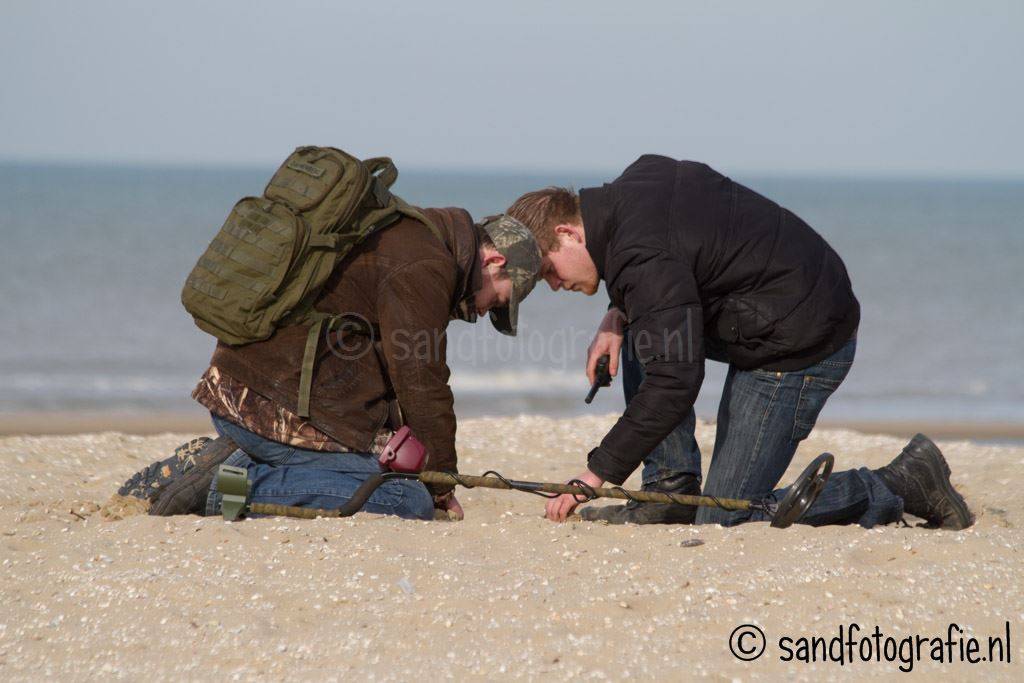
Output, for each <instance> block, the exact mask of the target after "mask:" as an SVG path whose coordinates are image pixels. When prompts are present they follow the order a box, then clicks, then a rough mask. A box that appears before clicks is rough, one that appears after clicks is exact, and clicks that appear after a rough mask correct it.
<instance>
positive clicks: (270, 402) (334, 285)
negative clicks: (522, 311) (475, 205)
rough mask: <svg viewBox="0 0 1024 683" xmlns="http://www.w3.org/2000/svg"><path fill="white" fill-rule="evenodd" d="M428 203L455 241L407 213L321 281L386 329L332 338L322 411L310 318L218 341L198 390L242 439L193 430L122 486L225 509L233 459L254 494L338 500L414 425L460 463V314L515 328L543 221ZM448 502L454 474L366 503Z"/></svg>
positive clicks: (424, 505) (219, 422) (447, 506)
mask: <svg viewBox="0 0 1024 683" xmlns="http://www.w3.org/2000/svg"><path fill="white" fill-rule="evenodd" d="M423 214H424V215H425V216H426V217H427V218H428V219H429V220H430V222H431V223H432V224H433V225H434V226H435V227H436V228H438V229H439V232H440V237H442V238H443V239H438V236H435V234H434V232H433V231H432V230H430V229H428V227H427V226H426V225H424V224H423V223H422V222H420V221H418V220H416V219H414V218H410V217H404V218H402V219H401V220H399V221H398V222H397V223H395V224H394V225H391V226H389V227H387V228H384V229H382V230H380V231H378V232H377V233H375V234H373V235H371V236H370V237H368V238H367V239H366V240H365V241H364V242H361V243H360V244H358V245H357V246H356V247H355V248H354V249H353V250H352V252H351V253H350V254H349V255H348V256H347V257H346V258H345V259H344V260H343V261H341V262H340V263H339V264H338V266H337V267H336V268H335V270H334V272H333V273H332V275H331V276H330V278H329V279H328V280H327V282H326V284H325V285H324V287H323V290H322V291H321V292H320V294H319V298H318V299H317V301H316V304H315V308H316V310H317V311H319V312H323V313H329V314H334V315H346V316H349V317H351V318H352V319H353V320H359V321H362V322H364V323H368V325H367V327H369V328H370V329H372V330H374V331H375V332H374V333H373V334H371V335H369V336H367V335H344V336H335V337H333V338H332V339H331V340H330V343H328V344H320V345H319V351H318V352H317V356H316V359H315V363H314V366H313V367H314V371H313V380H312V388H311V391H310V401H309V417H308V418H303V417H300V416H299V415H298V414H297V411H295V410H294V406H295V397H296V396H297V395H298V393H299V385H300V378H301V376H302V372H303V354H304V349H305V346H306V342H307V332H308V328H307V327H305V326H294V327H283V328H279V329H278V330H277V331H275V332H274V334H273V336H271V337H270V338H269V339H267V340H266V341H261V342H255V343H251V344H247V345H244V346H228V345H226V344H223V343H218V345H217V349H216V351H215V352H214V354H213V358H212V359H211V361H210V367H209V369H207V371H206V372H205V373H204V374H203V376H202V378H201V380H200V381H199V385H198V386H197V387H196V389H195V391H194V393H193V397H194V398H195V399H196V400H197V401H198V402H199V403H201V404H202V405H203V406H204V407H205V408H207V409H208V410H209V411H210V413H211V415H212V418H213V425H214V427H215V428H216V430H217V432H218V433H219V434H220V435H221V436H226V437H229V438H230V442H226V440H223V439H219V440H216V441H212V442H209V443H207V442H206V440H196V441H193V442H190V443H189V444H186V445H185V446H182V447H181V448H179V449H178V453H176V454H175V455H174V456H172V457H170V458H168V459H167V460H164V461H160V462H157V463H154V464H153V465H151V466H149V467H148V468H146V469H144V470H142V471H140V472H138V473H137V474H136V475H135V476H134V477H132V479H130V480H129V481H128V482H126V483H125V485H124V486H123V487H122V488H121V490H120V491H119V493H120V494H122V495H131V496H135V497H138V498H142V499H144V500H147V501H149V502H150V513H151V514H161V515H170V514H189V513H191V514H217V513H218V512H219V503H220V501H219V494H217V493H216V492H215V490H214V482H213V479H214V473H215V471H216V469H217V466H218V465H220V464H221V463H226V464H229V465H235V466H240V467H244V468H246V469H247V470H248V477H249V480H250V482H251V483H252V497H251V500H252V502H256V503H275V504H279V505H290V506H300V507H312V508H322V509H334V508H338V507H341V506H342V505H343V504H344V503H346V502H347V501H348V499H349V498H350V497H351V496H352V493H353V492H354V491H355V489H356V488H358V487H359V485H360V484H361V483H362V482H363V481H365V480H366V479H367V477H369V476H370V475H371V474H375V473H378V472H379V471H380V466H379V465H378V461H377V455H379V453H380V451H381V448H382V447H383V445H384V443H385V442H386V441H387V440H388V438H389V437H390V436H391V435H392V434H393V432H394V431H395V430H396V429H398V428H399V427H400V426H402V425H408V426H409V427H410V428H411V429H412V431H413V433H415V435H416V436H417V437H418V438H419V440H420V441H422V442H423V444H424V445H425V446H426V447H427V449H428V451H429V459H428V461H427V463H426V468H427V469H430V470H435V471H442V472H456V471H458V470H457V459H456V454H455V413H454V411H453V407H452V402H453V399H452V392H451V389H450V388H449V386H448V377H449V370H448V365H447V363H446V358H445V349H446V343H445V342H446V338H445V330H446V328H447V326H448V322H449V320H451V319H454V318H458V319H461V320H466V321H469V322H474V321H475V320H476V318H477V316H478V315H483V314H484V313H486V312H488V311H489V312H490V318H491V321H492V323H493V324H494V326H495V327H496V328H497V329H498V330H499V331H501V332H503V333H505V334H509V335H515V333H516V326H517V320H518V311H519V304H520V302H521V301H522V300H523V299H524V298H526V296H527V295H528V294H529V293H530V291H531V290H532V289H533V286H534V283H535V282H536V279H537V274H538V272H539V270H540V262H541V254H540V249H539V248H538V246H537V243H536V241H535V240H534V238H533V236H532V235H531V234H530V232H529V230H527V229H526V227H525V226H523V225H522V224H521V223H519V222H518V221H516V220H514V219H512V218H510V217H508V216H497V217H493V218H490V219H487V220H485V221H484V222H483V223H482V224H481V225H474V224H473V221H472V218H471V217H470V215H469V213H467V212H466V211H464V210H463V209H451V208H449V209H424V210H423ZM344 330H345V327H344V326H342V331H343V332H344ZM231 442H233V444H232V443H231ZM225 443H226V444H227V446H225ZM235 446H237V450H235ZM435 508H438V509H440V510H444V511H446V512H448V513H450V514H451V515H452V516H454V517H456V518H460V519H461V517H462V514H463V511H462V507H461V506H460V505H459V502H458V501H457V500H456V499H455V497H454V495H453V494H452V487H451V486H439V487H437V488H435V489H433V490H431V491H428V489H427V488H426V487H424V485H423V484H421V483H420V482H418V481H408V480H401V481H394V480H392V481H389V482H387V483H385V484H384V485H383V486H381V487H380V488H378V489H377V490H376V491H375V492H374V494H373V495H372V496H371V497H370V499H369V501H368V502H367V504H366V505H365V506H364V508H363V509H364V510H366V511H368V512H376V513H384V514H393V515H398V516H400V517H406V518H414V519H432V518H433V516H434V510H435Z"/></svg>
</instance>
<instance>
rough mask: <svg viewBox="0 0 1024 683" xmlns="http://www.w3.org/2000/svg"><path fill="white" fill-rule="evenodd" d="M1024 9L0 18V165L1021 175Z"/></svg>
mask: <svg viewBox="0 0 1024 683" xmlns="http://www.w3.org/2000/svg"><path fill="white" fill-rule="evenodd" d="M1022 85H1024V2H1021V1H1020V0H1011V1H1009V2H949V3H946V2H895V1H894V0H887V1H884V2H865V1H863V0H858V1H857V2H845V3H837V2H764V1H758V2H730V3H713V2H707V3H687V2H679V1H677V0H666V1H664V2H642V1H639V0H629V1H621V0H620V1H619V2H598V1H595V0H589V1H586V2H554V1H552V2H533V1H523V0H515V1H511V2H501V3H497V2H485V1H483V0H476V1H472V2H463V1H459V2H445V1H444V0H433V1H430V2H427V1H423V2H387V1H379V0H362V1H360V2H341V1H337V2H310V1H295V0H289V1H287V2H285V1H277V2H253V1H248V2H237V1H236V2H213V1H211V0H203V1H201V2H196V1H187V0H173V1H165V2H141V1H134V2H97V1H95V0H93V1H90V2H51V1H46V0H25V1H19V0H0V98H2V100H0V159H9V160H10V159H14V160H41V161H44V160H45V161H49V160H58V161H132V162H160V163H165V162H168V163H196V162H201V163H211V164H218V165H220V164H232V165H233V164H250V163H261V164H266V163H269V162H273V161H276V160H279V159H280V158H283V157H284V156H285V155H286V153H287V152H288V151H290V149H291V148H292V147H294V146H296V145H299V144H330V145H335V146H339V147H343V148H345V149H347V150H349V151H352V152H354V153H357V154H361V155H364V156H371V155H376V154H389V155H391V156H393V157H394V158H395V159H396V160H397V161H399V162H400V165H402V164H404V165H406V166H419V167H444V168H453V167H465V166H472V167H488V168H508V169H531V168H544V169H559V168H573V169H594V170H601V171H604V170H618V169H621V168H622V167H623V166H624V165H625V164H626V163H628V162H629V161H631V160H632V159H633V158H635V157H636V156H638V155H639V154H641V153H644V152H658V153H663V154H668V155H671V156H675V157H680V158H689V159H699V160H703V161H708V162H709V163H711V164H712V165H715V166H717V167H720V168H722V169H723V170H726V171H730V172H735V171H749V172H759V173H760V172H807V171H825V172H831V173H856V174H859V173H877V172H883V173H892V174H904V173H910V174H926V175H1013V176H1018V177H1020V176H1024V132H1022V130H1021V128H1022V125H1024V87H1022Z"/></svg>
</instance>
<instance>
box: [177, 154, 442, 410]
mask: <svg viewBox="0 0 1024 683" xmlns="http://www.w3.org/2000/svg"><path fill="white" fill-rule="evenodd" d="M397 178H398V169H396V168H395V165H394V164H393V163H392V161H391V160H390V159H388V158H386V157H378V158H374V159H367V160H365V161H360V160H359V159H357V158H355V157H353V156H351V155H349V154H346V153H345V152H343V151H341V150H340V149H335V148H333V147H299V148H298V149H296V150H295V151H294V152H293V153H292V154H291V156H289V157H288V158H287V159H285V161H284V163H283V164H281V167H280V168H279V169H278V170H277V172H276V173H275V174H274V176H273V177H272V178H271V179H270V182H269V183H267V187H266V189H265V190H264V191H263V196H262V197H245V198H244V199H242V200H240V201H239V202H238V203H237V204H235V206H234V208H233V209H232V210H231V213H230V214H229V215H228V218H227V220H226V221H225V222H224V225H223V226H222V227H221V229H220V231H219V232H218V233H217V236H216V237H214V239H213V241H212V242H211V243H210V246H209V247H207V248H206V251H205V252H204V253H203V255H202V256H200V257H199V261H198V262H197V263H196V265H195V267H193V268H192V272H191V273H189V276H188V279H187V280H186V282H185V287H184V288H183V289H182V292H181V302H182V303H183V304H184V305H185V308H186V309H187V310H188V312H189V313H191V314H192V317H193V318H194V319H195V322H196V325H198V326H199V328H200V329H202V330H203V331H205V332H208V333H210V334H212V335H213V336H215V337H217V339H219V340H220V341H222V342H224V343H225V344H231V345H235V346H237V345H242V344H249V343H251V342H255V341H261V340H264V339H267V338H268V337H270V336H271V335H272V334H273V333H274V330H276V329H277V328H279V327H285V326H289V325H306V326H309V333H308V335H307V337H306V348H305V354H304V356H303V363H302V376H301V379H300V381H299V396H298V406H297V411H296V412H297V413H298V414H299V415H300V416H302V417H308V416H309V393H310V387H311V386H312V380H313V364H314V362H315V360H316V351H317V346H318V343H319V339H320V335H321V334H326V331H329V330H330V329H332V328H334V327H335V326H336V325H338V324H339V323H340V322H341V321H342V320H343V319H344V317H343V316H339V315H333V314H329V313H321V312H319V311H316V310H314V309H313V302H314V301H315V300H316V298H317V295H318V294H319V293H320V289H321V287H322V286H323V284H324V281H326V280H327V278H328V276H329V275H330V274H331V272H332V271H333V270H334V267H335V266H336V265H337V264H338V263H339V262H340V261H341V260H342V259H343V258H345V256H346V255H347V254H348V253H349V252H350V251H351V250H352V248H353V247H354V246H356V245H357V244H359V243H360V242H362V241H363V240H364V239H366V238H367V237H368V236H369V235H371V234H372V233H374V232H375V231H377V230H380V229H381V228H383V227H385V226H388V225H390V224H392V223H394V222H395V221H397V220H399V219H400V218H401V217H402V216H403V215H405V216H410V217H412V218H415V219H417V220H419V221H420V222H422V223H424V224H425V225H426V226H427V227H428V228H430V230H431V231H432V232H433V233H434V235H435V236H437V237H438V239H441V235H440V233H439V232H438V230H437V228H436V227H435V226H433V225H432V224H431V223H430V222H429V221H428V220H427V218H426V217H425V216H424V215H423V214H422V213H421V212H420V211H419V210H418V209H416V208H414V207H412V206H410V205H409V204H407V203H405V202H404V201H402V200H401V199H400V198H399V197H397V196H395V195H393V194H391V191H390V187H391V185H392V184H393V183H394V182H395V180H396V179H397ZM325 327H326V328H327V330H326V331H325ZM345 329H346V330H347V331H353V329H352V326H351V325H349V324H346V326H345ZM354 331H357V332H358V331H363V332H364V333H368V332H369V331H368V330H358V329H356V330H354Z"/></svg>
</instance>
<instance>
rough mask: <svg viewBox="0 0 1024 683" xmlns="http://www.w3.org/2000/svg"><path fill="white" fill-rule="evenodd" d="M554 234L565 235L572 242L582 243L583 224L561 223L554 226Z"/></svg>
mask: <svg viewBox="0 0 1024 683" xmlns="http://www.w3.org/2000/svg"><path fill="white" fill-rule="evenodd" d="M555 235H557V236H558V237H559V238H561V237H562V235H565V236H566V237H568V238H569V239H571V240H573V241H574V242H579V243H580V244H583V243H584V237H583V226H581V225H573V224H572V223H561V224H559V225H556V226H555Z"/></svg>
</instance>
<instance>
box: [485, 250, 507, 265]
mask: <svg viewBox="0 0 1024 683" xmlns="http://www.w3.org/2000/svg"><path fill="white" fill-rule="evenodd" d="M492 264H493V265H496V266H498V267H499V268H501V267H503V266H504V265H505V257H504V256H502V254H501V252H500V251H498V250H497V249H489V248H485V249H484V265H485V266H489V265H492Z"/></svg>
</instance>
